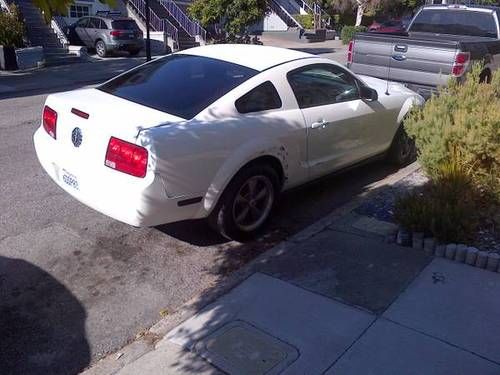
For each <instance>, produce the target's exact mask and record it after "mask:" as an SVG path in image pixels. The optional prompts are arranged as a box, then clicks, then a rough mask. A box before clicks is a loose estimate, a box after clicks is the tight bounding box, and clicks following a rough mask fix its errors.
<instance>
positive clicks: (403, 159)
mask: <svg viewBox="0 0 500 375" xmlns="http://www.w3.org/2000/svg"><path fill="white" fill-rule="evenodd" d="M416 156H417V148H416V146H415V140H414V139H412V138H410V137H409V136H408V134H406V131H405V129H404V127H403V125H401V126H400V127H399V129H398V131H397V132H396V135H395V136H394V139H393V140H392V144H391V148H390V149H389V155H388V157H389V161H390V162H391V163H393V164H396V165H399V166H404V165H407V164H410V163H411V162H413V161H414V160H415V158H416Z"/></svg>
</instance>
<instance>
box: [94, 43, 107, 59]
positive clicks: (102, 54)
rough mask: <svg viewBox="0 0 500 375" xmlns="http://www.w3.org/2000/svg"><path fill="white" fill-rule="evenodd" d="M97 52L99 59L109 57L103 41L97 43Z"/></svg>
mask: <svg viewBox="0 0 500 375" xmlns="http://www.w3.org/2000/svg"><path fill="white" fill-rule="evenodd" d="M95 51H96V53H97V56H99V57H106V56H107V55H108V48H107V47H106V43H104V42H103V41H102V40H98V41H97V42H96V43H95Z"/></svg>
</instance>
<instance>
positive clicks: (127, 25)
mask: <svg viewBox="0 0 500 375" xmlns="http://www.w3.org/2000/svg"><path fill="white" fill-rule="evenodd" d="M111 27H112V28H113V29H115V30H139V26H137V24H136V23H135V21H134V20H119V21H113V22H111Z"/></svg>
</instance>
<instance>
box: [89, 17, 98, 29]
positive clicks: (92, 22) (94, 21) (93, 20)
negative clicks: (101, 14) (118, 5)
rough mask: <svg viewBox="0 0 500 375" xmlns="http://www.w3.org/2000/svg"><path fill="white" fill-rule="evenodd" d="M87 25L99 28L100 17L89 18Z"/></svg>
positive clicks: (91, 27) (90, 27)
mask: <svg viewBox="0 0 500 375" xmlns="http://www.w3.org/2000/svg"><path fill="white" fill-rule="evenodd" d="M87 27H88V28H89V29H99V28H100V19H98V18H89V23H88V25H87Z"/></svg>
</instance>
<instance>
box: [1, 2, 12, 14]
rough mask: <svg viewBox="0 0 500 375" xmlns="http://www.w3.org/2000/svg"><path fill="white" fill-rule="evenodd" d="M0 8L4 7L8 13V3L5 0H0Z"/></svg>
mask: <svg viewBox="0 0 500 375" xmlns="http://www.w3.org/2000/svg"><path fill="white" fill-rule="evenodd" d="M0 9H5V11H6V12H7V13H10V7H9V3H7V1H6V0H0Z"/></svg>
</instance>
